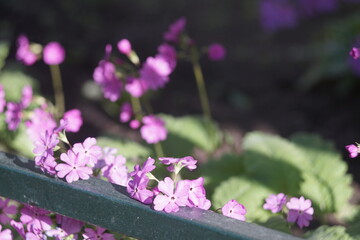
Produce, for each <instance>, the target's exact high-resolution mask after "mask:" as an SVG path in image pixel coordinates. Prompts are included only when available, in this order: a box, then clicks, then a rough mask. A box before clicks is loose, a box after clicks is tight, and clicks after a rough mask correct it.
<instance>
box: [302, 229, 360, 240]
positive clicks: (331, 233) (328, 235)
mask: <svg viewBox="0 0 360 240" xmlns="http://www.w3.org/2000/svg"><path fill="white" fill-rule="evenodd" d="M304 237H305V238H307V239H311V240H319V239H326V240H339V239H341V240H354V238H352V237H351V236H350V235H349V234H347V233H346V229H345V228H344V227H343V226H334V227H330V226H321V227H319V228H317V229H316V230H315V231H311V232H308V233H306V234H305V236H304Z"/></svg>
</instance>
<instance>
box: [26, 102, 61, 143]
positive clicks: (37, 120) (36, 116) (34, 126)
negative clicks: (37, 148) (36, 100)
mask: <svg viewBox="0 0 360 240" xmlns="http://www.w3.org/2000/svg"><path fill="white" fill-rule="evenodd" d="M25 126H26V131H27V134H28V136H29V137H30V138H31V140H32V141H33V142H35V141H38V140H39V139H40V135H41V133H43V132H44V131H48V132H52V131H53V130H54V129H55V128H56V122H55V120H54V117H53V116H52V114H51V113H49V112H47V111H45V109H43V108H36V109H34V111H33V113H32V115H31V116H30V119H29V120H28V121H26V122H25Z"/></svg>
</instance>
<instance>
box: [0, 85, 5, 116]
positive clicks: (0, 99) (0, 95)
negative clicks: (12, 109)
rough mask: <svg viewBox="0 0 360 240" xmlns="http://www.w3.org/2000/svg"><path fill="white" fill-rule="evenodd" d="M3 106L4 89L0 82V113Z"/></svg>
mask: <svg viewBox="0 0 360 240" xmlns="http://www.w3.org/2000/svg"><path fill="white" fill-rule="evenodd" d="M5 106H6V100H5V91H4V87H3V86H2V85H1V84H0V113H2V112H3V111H4V108H5Z"/></svg>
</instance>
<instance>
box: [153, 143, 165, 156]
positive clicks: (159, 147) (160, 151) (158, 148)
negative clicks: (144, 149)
mask: <svg viewBox="0 0 360 240" xmlns="http://www.w3.org/2000/svg"><path fill="white" fill-rule="evenodd" d="M154 147H155V153H156V156H157V158H159V157H164V150H163V148H162V145H161V142H158V143H155V144H154Z"/></svg>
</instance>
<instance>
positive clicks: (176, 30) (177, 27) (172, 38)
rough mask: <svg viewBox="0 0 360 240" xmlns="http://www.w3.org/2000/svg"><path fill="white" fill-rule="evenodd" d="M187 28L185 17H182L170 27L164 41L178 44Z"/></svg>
mask: <svg viewBox="0 0 360 240" xmlns="http://www.w3.org/2000/svg"><path fill="white" fill-rule="evenodd" d="M185 26H186V19H185V17H181V18H179V19H178V20H176V21H175V22H174V23H172V24H171V25H170V26H169V29H168V31H167V32H165V33H164V39H165V40H166V41H169V42H174V43H177V42H178V41H179V38H180V35H181V33H182V32H183V31H184V29H185Z"/></svg>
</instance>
